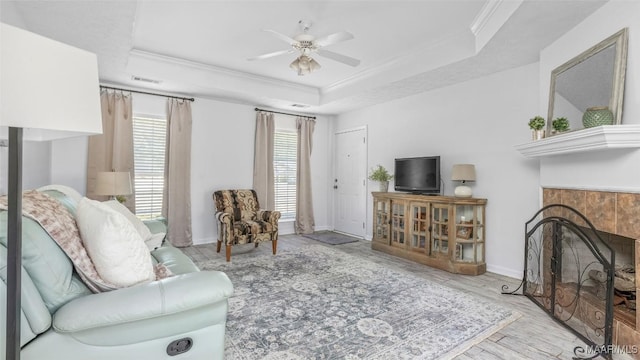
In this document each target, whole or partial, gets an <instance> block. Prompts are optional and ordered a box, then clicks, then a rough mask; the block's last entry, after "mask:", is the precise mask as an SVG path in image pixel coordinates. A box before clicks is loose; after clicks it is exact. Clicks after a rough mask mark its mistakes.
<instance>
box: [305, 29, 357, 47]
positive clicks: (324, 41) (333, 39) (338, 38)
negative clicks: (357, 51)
mask: <svg viewBox="0 0 640 360" xmlns="http://www.w3.org/2000/svg"><path fill="white" fill-rule="evenodd" d="M351 39H353V34H352V33H350V32H347V31H341V32H337V33H335V34H331V35H327V36H323V37H321V38H319V39H316V40H315V41H314V43H315V44H316V45H317V46H320V47H322V46H327V45H331V44H337V43H339V42H343V41H347V40H351Z"/></svg>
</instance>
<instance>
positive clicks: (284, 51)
mask: <svg viewBox="0 0 640 360" xmlns="http://www.w3.org/2000/svg"><path fill="white" fill-rule="evenodd" d="M292 52H293V49H289V50H280V51H274V52H272V53H268V54H262V55H258V56H254V57H252V58H248V59H247V60H249V61H254V60H262V59H268V58H270V57H274V56H279V55H284V54H291V53H292Z"/></svg>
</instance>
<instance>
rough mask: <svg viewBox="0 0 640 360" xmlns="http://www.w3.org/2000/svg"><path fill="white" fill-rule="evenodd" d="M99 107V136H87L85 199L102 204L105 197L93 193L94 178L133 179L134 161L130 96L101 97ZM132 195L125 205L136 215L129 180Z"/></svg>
mask: <svg viewBox="0 0 640 360" xmlns="http://www.w3.org/2000/svg"><path fill="white" fill-rule="evenodd" d="M100 104H101V107H102V130H103V131H102V135H93V136H89V149H88V156H87V197H89V198H91V199H94V200H100V201H104V200H107V198H108V197H106V196H97V195H95V194H94V192H95V188H96V177H97V174H98V173H99V172H104V171H128V172H129V173H130V174H131V179H135V170H134V169H135V168H134V162H133V117H132V110H131V93H127V94H125V93H123V92H122V91H113V92H109V91H107V90H102V92H101V94H100ZM131 186H132V187H133V190H134V192H133V194H131V195H128V196H126V198H127V201H126V202H125V203H124V205H125V206H126V207H127V208H128V209H129V210H131V212H133V213H135V211H136V199H135V184H134V182H133V181H132V184H131Z"/></svg>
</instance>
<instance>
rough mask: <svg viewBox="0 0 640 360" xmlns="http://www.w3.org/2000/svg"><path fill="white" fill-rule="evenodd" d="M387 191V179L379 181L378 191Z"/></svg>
mask: <svg viewBox="0 0 640 360" xmlns="http://www.w3.org/2000/svg"><path fill="white" fill-rule="evenodd" d="M387 191H389V182H388V181H380V192H387Z"/></svg>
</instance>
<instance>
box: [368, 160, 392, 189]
mask: <svg viewBox="0 0 640 360" xmlns="http://www.w3.org/2000/svg"><path fill="white" fill-rule="evenodd" d="M391 179H393V175H391V174H389V172H388V171H387V169H385V168H384V166H382V165H378V166H377V167H376V168H373V169H371V172H370V173H369V180H371V181H377V182H379V183H380V191H381V192H387V191H389V180H391Z"/></svg>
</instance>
